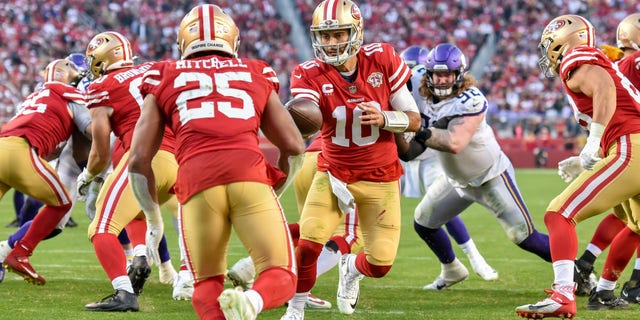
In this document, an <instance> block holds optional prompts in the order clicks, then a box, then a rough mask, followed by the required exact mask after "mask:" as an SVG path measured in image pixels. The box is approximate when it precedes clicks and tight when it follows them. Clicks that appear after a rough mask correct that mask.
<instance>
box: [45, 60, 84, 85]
mask: <svg viewBox="0 0 640 320" xmlns="http://www.w3.org/2000/svg"><path fill="white" fill-rule="evenodd" d="M81 77H82V75H81V74H80V71H79V70H78V67H77V66H76V65H75V63H73V62H71V61H69V60H66V59H57V60H53V61H51V62H50V63H49V64H48V65H47V67H46V68H44V82H45V83H48V82H53V81H59V82H63V83H66V84H69V85H72V86H75V85H76V84H77V82H78V80H80V78H81Z"/></svg>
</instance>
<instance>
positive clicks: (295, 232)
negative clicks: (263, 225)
mask: <svg viewBox="0 0 640 320" xmlns="http://www.w3.org/2000/svg"><path fill="white" fill-rule="evenodd" d="M287 226H288V227H289V232H290V233H291V241H292V242H293V247H294V248H296V247H298V240H300V225H299V224H298V223H296V222H294V223H289V224H288V225H287Z"/></svg>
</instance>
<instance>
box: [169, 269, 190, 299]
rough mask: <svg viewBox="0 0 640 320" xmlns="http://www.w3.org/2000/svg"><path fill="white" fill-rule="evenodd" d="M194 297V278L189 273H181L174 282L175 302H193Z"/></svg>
mask: <svg viewBox="0 0 640 320" xmlns="http://www.w3.org/2000/svg"><path fill="white" fill-rule="evenodd" d="M192 296H193V277H192V276H191V273H189V272H179V273H178V275H177V276H176V280H175V281H174V282H173V299H174V300H191V297H192Z"/></svg>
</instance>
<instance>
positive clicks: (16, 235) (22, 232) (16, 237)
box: [7, 221, 32, 248]
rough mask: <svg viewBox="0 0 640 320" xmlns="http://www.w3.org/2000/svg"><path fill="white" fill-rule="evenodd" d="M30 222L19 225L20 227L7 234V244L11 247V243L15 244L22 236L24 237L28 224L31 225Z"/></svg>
mask: <svg viewBox="0 0 640 320" xmlns="http://www.w3.org/2000/svg"><path fill="white" fill-rule="evenodd" d="M31 222H32V221H27V223H25V224H23V225H22V226H20V228H18V230H16V232H14V233H12V234H11V235H9V238H8V239H7V242H8V243H9V246H10V247H11V248H13V245H15V244H16V242H18V241H20V240H21V239H22V238H24V235H25V234H27V231H29V226H31Z"/></svg>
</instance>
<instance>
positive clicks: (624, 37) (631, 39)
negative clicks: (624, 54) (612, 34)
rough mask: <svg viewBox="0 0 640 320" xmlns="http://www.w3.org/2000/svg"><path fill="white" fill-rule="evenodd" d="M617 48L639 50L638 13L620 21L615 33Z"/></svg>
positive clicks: (639, 30)
mask: <svg viewBox="0 0 640 320" xmlns="http://www.w3.org/2000/svg"><path fill="white" fill-rule="evenodd" d="M616 44H617V46H618V48H620V49H622V50H624V49H633V50H640V13H634V14H631V15H628V16H627V17H626V18H624V19H622V21H620V24H618V29H617V31H616Z"/></svg>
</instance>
